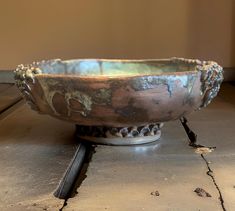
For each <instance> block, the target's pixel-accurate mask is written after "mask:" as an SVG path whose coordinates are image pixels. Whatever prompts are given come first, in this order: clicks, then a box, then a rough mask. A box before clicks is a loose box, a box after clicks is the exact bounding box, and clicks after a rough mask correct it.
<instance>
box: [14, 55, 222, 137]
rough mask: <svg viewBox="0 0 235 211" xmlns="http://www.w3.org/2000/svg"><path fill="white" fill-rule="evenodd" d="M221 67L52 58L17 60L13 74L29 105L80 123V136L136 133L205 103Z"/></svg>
mask: <svg viewBox="0 0 235 211" xmlns="http://www.w3.org/2000/svg"><path fill="white" fill-rule="evenodd" d="M222 72H223V69H222V67H221V66H219V65H218V64H217V63H216V62H213V61H199V60H192V59H183V58H170V59H159V60H107V59H77V60H67V61H62V60H60V59H56V60H49V61H42V62H35V63H33V64H30V65H19V66H18V67H17V69H16V70H15V79H16V85H17V86H18V87H19V89H20V91H21V92H22V93H23V94H24V96H25V98H26V100H27V102H28V103H29V104H30V105H31V108H32V109H34V110H36V111H38V112H40V113H42V114H49V115H51V116H53V117H56V118H59V119H62V120H66V121H70V122H73V123H75V124H77V125H82V127H83V129H84V130H83V132H84V134H85V135H84V136H87V134H91V133H92V134H93V135H92V137H100V138H113V137H116V138H117V137H125V138H137V137H143V136H151V135H156V134H159V130H160V127H161V126H160V123H162V122H166V121H170V120H174V119H178V118H180V117H182V116H185V115H187V114H189V113H191V112H192V111H195V110H198V109H200V108H202V107H205V106H207V105H208V104H209V103H210V102H211V100H212V99H213V98H214V97H215V96H216V95H217V93H218V91H219V88H220V84H221V82H222V80H223V74H222ZM97 126H98V127H97ZM97 128H99V129H97ZM143 128H145V129H143ZM146 128H147V129H146ZM141 130H143V131H141ZM159 137H160V136H159ZM132 140H133V139H132Z"/></svg>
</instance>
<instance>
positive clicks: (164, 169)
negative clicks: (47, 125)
mask: <svg viewBox="0 0 235 211" xmlns="http://www.w3.org/2000/svg"><path fill="white" fill-rule="evenodd" d="M225 88H226V89H229V90H228V91H230V92H231V90H233V95H230V99H229V97H226V100H227V101H225V99H223V95H222V97H221V96H219V97H217V98H216V100H214V102H213V103H212V104H211V105H210V106H209V107H208V108H206V109H202V110H201V111H199V112H195V113H194V114H193V115H191V116H189V119H188V120H189V125H190V127H191V129H192V130H193V131H194V132H196V134H197V135H198V142H199V143H200V144H203V145H206V146H216V147H217V148H216V149H215V151H213V152H211V153H209V154H207V155H204V157H205V159H206V161H207V163H208V165H209V168H211V169H212V171H213V177H214V179H215V181H213V180H212V178H211V177H210V176H209V175H207V172H208V166H207V163H206V162H205V160H203V158H202V157H201V155H200V154H197V153H195V149H193V148H191V147H189V146H188V143H187V136H186V134H185V132H184V130H183V128H182V126H181V125H180V122H179V121H175V122H168V123H166V124H165V126H164V127H163V129H162V138H161V140H160V141H159V142H156V143H154V144H150V145H143V146H136V147H110V146H97V147H96V148H95V151H96V152H95V153H94V154H93V157H92V160H91V162H90V165H89V167H88V171H87V173H86V175H87V178H86V179H85V180H84V181H83V183H82V184H81V186H80V187H79V188H78V189H77V192H78V193H77V195H76V196H75V197H74V198H70V199H68V201H67V205H66V206H65V207H64V208H63V210H65V211H72V210H74V211H75V210H79V211H86V210H89V211H93V210H110V211H118V210H127V211H129V210H135V211H140V210H141V211H142V210H145V211H153V210H154V211H155V210H156V211H158V210H159V211H164V210H169V211H171V210H172V211H178V210H179V211H182V210H185V211H186V210H187V211H188V210H190V211H191V210H195V211H196V210H197V211H198V210H213V211H215V210H223V207H222V201H221V200H220V198H219V192H218V189H217V188H216V185H218V188H219V190H220V191H221V194H222V199H223V200H224V204H223V205H224V207H225V209H226V210H231V211H232V210H235V179H234V178H235V177H234V175H235V140H234V129H235V104H233V100H232V96H233V97H234V96H235V87H232V86H230V85H229V86H227V85H225ZM224 92H225V93H227V92H226V90H223V88H222V90H221V93H222V94H223V93H224ZM225 96H226V95H225ZM196 188H203V189H204V190H205V191H207V192H208V193H209V194H210V195H211V197H199V196H198V195H197V194H196V193H195V192H194V190H195V189H196Z"/></svg>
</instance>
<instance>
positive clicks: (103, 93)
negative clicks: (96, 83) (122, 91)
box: [92, 88, 112, 105]
mask: <svg viewBox="0 0 235 211" xmlns="http://www.w3.org/2000/svg"><path fill="white" fill-rule="evenodd" d="M92 100H93V102H94V104H98V105H110V104H111V102H112V91H111V90H110V89H105V88H102V89H99V90H98V91H95V92H94V94H93V95H92Z"/></svg>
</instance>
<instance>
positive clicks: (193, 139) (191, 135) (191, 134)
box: [180, 117, 226, 211]
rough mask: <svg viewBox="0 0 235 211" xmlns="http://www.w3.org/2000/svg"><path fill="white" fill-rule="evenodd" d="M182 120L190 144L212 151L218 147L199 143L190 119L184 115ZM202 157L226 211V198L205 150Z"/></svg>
mask: <svg viewBox="0 0 235 211" xmlns="http://www.w3.org/2000/svg"><path fill="white" fill-rule="evenodd" d="M180 122H181V124H182V125H183V127H184V130H185V132H186V134H187V135H188V138H189V146H191V147H193V148H195V149H203V148H205V149H208V152H211V151H212V150H214V149H215V148H216V147H206V146H204V145H200V144H197V134H195V133H194V132H193V131H192V130H191V129H190V128H189V126H188V124H187V123H188V120H187V119H186V118H185V117H182V118H180ZM200 155H201V157H202V159H203V160H204V161H205V163H206V166H207V169H208V171H207V175H208V176H209V177H211V179H212V181H213V183H214V186H215V188H216V189H217V191H218V193H219V200H220V204H221V207H222V209H223V211H226V208H225V206H224V199H223V196H222V192H221V190H220V188H219V186H218V184H217V182H216V180H215V176H214V173H213V171H212V170H211V167H210V164H209V162H208V161H207V159H206V158H205V156H204V155H203V150H202V152H201V153H200Z"/></svg>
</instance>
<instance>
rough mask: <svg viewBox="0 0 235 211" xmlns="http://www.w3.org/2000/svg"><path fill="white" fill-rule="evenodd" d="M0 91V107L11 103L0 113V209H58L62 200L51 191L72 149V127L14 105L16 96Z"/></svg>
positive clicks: (3, 87) (64, 168)
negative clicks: (8, 107)
mask: <svg viewBox="0 0 235 211" xmlns="http://www.w3.org/2000/svg"><path fill="white" fill-rule="evenodd" d="M0 88H1V89H2V92H1V93H0V105H3V106H2V107H1V106H0V108H3V107H4V106H5V105H6V104H8V105H10V104H13V106H12V107H11V109H10V110H11V111H10V112H8V111H6V112H4V113H1V114H0V187H1V188H0V210H1V211H5V210H6V211H9V210H12V211H18V210H19V211H21V210H53V211H55V210H59V208H61V207H62V206H63V203H64V201H63V200H59V199H56V198H55V197H54V196H53V191H54V190H55V189H56V187H57V185H58V183H59V181H60V179H61V177H62V176H63V174H64V171H65V170H66V168H67V166H68V164H69V162H70V160H71V158H72V157H73V154H74V152H75V150H76V143H74V140H73V133H74V129H75V127H74V125H71V124H68V123H66V122H62V121H59V120H56V119H53V118H51V117H48V116H43V115H39V114H37V113H36V112H34V111H31V109H30V108H29V107H28V106H26V105H25V104H24V103H23V102H18V103H17V104H15V100H16V99H18V98H19V93H18V92H17V91H16V90H15V89H14V88H13V87H7V86H6V85H0ZM9 88H10V90H9ZM14 90H15V92H14ZM6 93H12V95H11V96H10V97H8V96H7V94H6ZM5 113H7V114H5ZM61 128H63V130H62V129H61Z"/></svg>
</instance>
